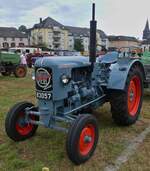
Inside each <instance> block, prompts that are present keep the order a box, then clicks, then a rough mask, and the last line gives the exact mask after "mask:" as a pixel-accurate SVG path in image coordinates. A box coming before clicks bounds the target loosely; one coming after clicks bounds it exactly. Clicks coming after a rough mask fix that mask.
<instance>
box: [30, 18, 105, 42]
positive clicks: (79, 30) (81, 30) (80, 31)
mask: <svg viewBox="0 0 150 171" xmlns="http://www.w3.org/2000/svg"><path fill="white" fill-rule="evenodd" d="M51 27H61V28H65V29H67V30H68V31H69V32H70V33H71V34H72V35H74V36H81V35H82V36H85V37H89V35H90V29H89V28H85V27H73V26H64V25H63V24H61V23H59V22H58V21H56V20H54V19H53V18H51V17H47V18H46V19H44V20H43V21H42V20H41V22H40V23H38V24H35V25H34V26H33V28H32V29H36V28H37V29H38V28H51ZM97 31H98V32H99V33H100V36H101V38H103V39H105V38H107V35H106V34H105V33H104V32H103V31H102V30H97Z"/></svg>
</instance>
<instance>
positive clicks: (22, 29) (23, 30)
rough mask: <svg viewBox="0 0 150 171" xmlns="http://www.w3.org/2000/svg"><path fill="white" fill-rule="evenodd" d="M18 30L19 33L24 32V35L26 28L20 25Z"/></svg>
mask: <svg viewBox="0 0 150 171" xmlns="http://www.w3.org/2000/svg"><path fill="white" fill-rule="evenodd" d="M18 30H19V31H20V32H24V33H27V30H28V29H27V27H26V26H24V25H21V26H20V27H19V28H18Z"/></svg>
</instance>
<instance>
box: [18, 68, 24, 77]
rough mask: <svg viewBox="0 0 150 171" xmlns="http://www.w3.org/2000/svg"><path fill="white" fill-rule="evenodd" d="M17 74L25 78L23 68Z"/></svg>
mask: <svg viewBox="0 0 150 171" xmlns="http://www.w3.org/2000/svg"><path fill="white" fill-rule="evenodd" d="M17 74H18V75H19V76H20V77H23V76H24V69H23V68H19V69H18V71H17Z"/></svg>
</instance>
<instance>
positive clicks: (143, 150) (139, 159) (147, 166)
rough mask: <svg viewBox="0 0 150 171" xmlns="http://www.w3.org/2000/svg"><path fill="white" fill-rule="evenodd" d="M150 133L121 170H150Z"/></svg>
mask: <svg viewBox="0 0 150 171" xmlns="http://www.w3.org/2000/svg"><path fill="white" fill-rule="evenodd" d="M149 147H150V135H148V136H147V138H146V139H145V141H144V143H143V144H141V145H140V148H139V149H138V151H137V152H136V153H135V154H134V155H133V156H132V157H131V158H130V160H129V161H128V162H127V163H126V164H124V165H123V166H122V167H121V168H120V171H127V170H128V171H137V170H139V171H149V170H150V160H149V158H150V152H149Z"/></svg>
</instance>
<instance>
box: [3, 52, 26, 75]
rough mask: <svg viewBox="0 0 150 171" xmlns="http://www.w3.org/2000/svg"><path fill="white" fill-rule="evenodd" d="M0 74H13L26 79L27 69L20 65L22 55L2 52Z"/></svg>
mask: <svg viewBox="0 0 150 171" xmlns="http://www.w3.org/2000/svg"><path fill="white" fill-rule="evenodd" d="M0 73H1V74H2V75H3V76H10V75H11V74H12V73H13V74H14V75H15V76H16V77H18V78H21V77H25V76H26V73H27V69H26V67H25V66H23V65H20V55H19V54H16V53H11V52H0Z"/></svg>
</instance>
